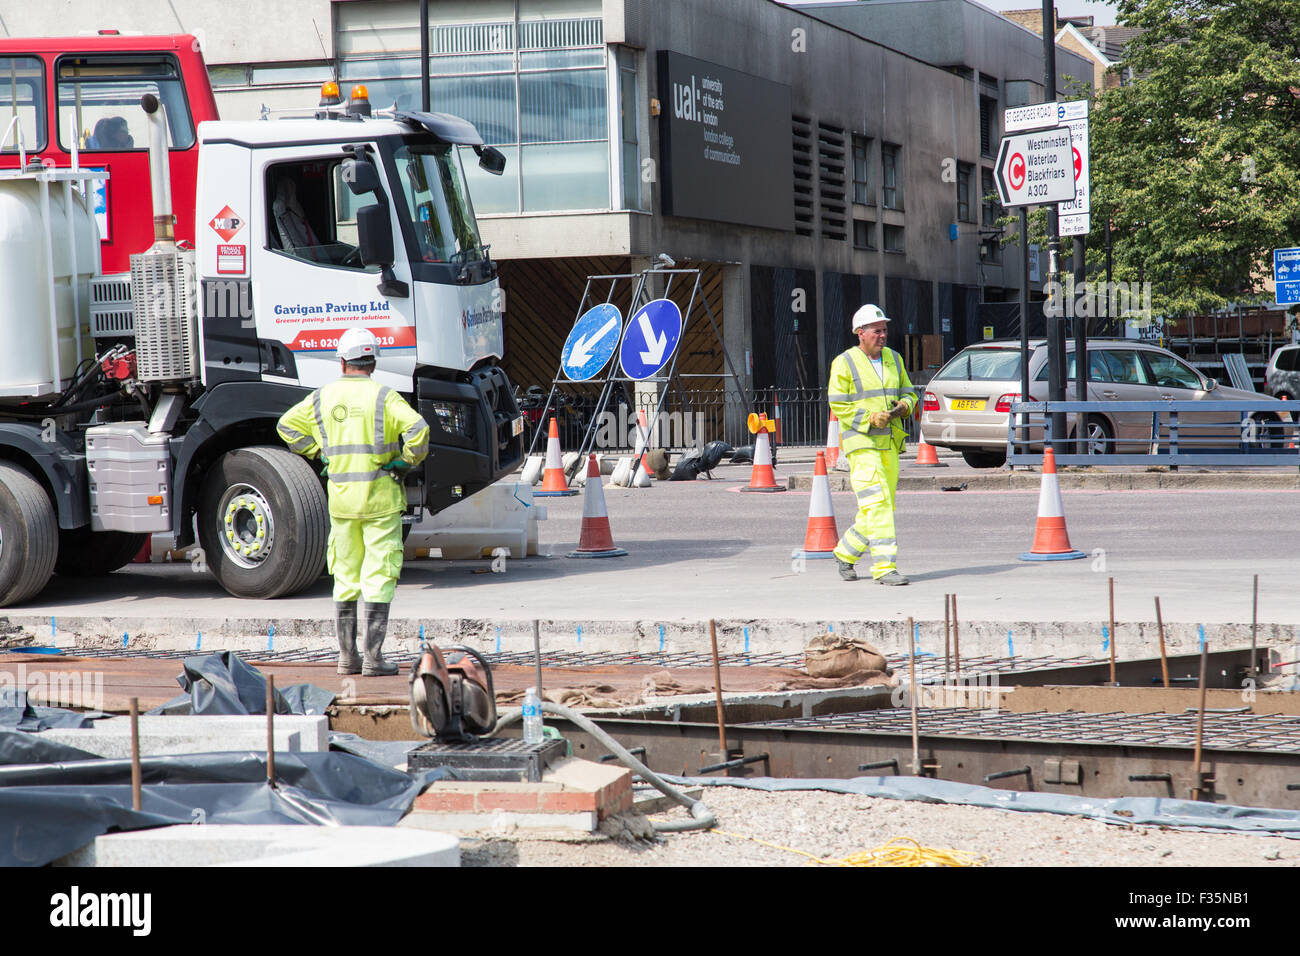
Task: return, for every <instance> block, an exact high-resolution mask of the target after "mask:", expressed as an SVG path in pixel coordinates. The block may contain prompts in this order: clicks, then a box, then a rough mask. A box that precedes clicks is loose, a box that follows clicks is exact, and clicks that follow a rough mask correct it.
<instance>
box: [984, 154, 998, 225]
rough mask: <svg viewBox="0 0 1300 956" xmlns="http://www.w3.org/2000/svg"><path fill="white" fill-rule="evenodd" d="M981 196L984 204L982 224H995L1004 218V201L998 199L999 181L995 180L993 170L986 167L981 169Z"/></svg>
mask: <svg viewBox="0 0 1300 956" xmlns="http://www.w3.org/2000/svg"><path fill="white" fill-rule="evenodd" d="M980 197H981V202H982V204H983V215H982V217H981V220H980V221H981V224H982V225H984V226H993V225H995V224H996V223H997V221H998V220H999V219H1001V218H1002V214H1003V212H1002V203H1000V202H999V201H998V187H997V183H995V182H994V181H993V170H991V169H989V168H988V167H985V168H984V169H981V170H980Z"/></svg>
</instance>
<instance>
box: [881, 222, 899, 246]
mask: <svg viewBox="0 0 1300 956" xmlns="http://www.w3.org/2000/svg"><path fill="white" fill-rule="evenodd" d="M885 251H886V252H902V251H903V227H902V226H891V225H890V224H889V223H885Z"/></svg>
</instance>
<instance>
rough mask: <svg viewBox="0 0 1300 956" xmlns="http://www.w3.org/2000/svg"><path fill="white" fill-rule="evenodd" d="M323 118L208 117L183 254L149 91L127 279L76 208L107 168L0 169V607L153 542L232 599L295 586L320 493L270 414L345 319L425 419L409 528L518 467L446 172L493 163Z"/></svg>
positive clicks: (347, 110)
mask: <svg viewBox="0 0 1300 956" xmlns="http://www.w3.org/2000/svg"><path fill="white" fill-rule="evenodd" d="M331 100H333V101H334V102H333V103H331V102H330V101H331ZM322 104H323V105H322V106H321V107H319V108H318V109H317V110H315V111H310V112H308V113H307V114H306V115H305V116H301V117H284V118H277V119H271V120H262V121H256V122H224V121H215V122H205V123H202V124H201V125H200V126H199V130H198V133H199V150H200V152H199V167H198V185H197V193H196V196H197V199H196V209H195V223H196V232H197V236H196V242H195V244H194V246H193V248H190V247H189V246H188V244H187V243H182V244H180V245H179V246H178V245H177V244H176V243H175V242H174V241H173V240H172V232H171V224H172V221H173V219H174V217H173V216H172V212H171V208H170V195H169V194H170V187H169V178H168V175H167V162H166V156H167V151H166V149H165V143H166V138H165V137H166V125H165V123H166V121H165V117H164V116H163V113H164V110H163V107H162V106H161V105H160V104H159V103H158V101H157V99H156V98H154V97H152V96H149V95H146V96H145V97H144V98H143V99H142V101H141V106H142V108H143V109H144V110H145V112H146V113H148V114H150V132H151V144H150V168H151V177H152V193H153V209H154V224H155V242H154V245H153V246H152V247H150V248H149V249H148V250H147V251H141V252H140V253H138V254H135V255H133V256H132V257H131V271H130V273H129V274H123V275H112V276H104V275H100V274H99V234H98V230H97V227H96V221H95V216H94V210H93V208H92V205H91V200H90V199H88V198H87V197H93V196H94V194H95V192H96V184H97V183H98V182H100V181H103V180H104V179H105V178H106V175H107V174H106V173H105V172H103V171H95V170H89V169H83V168H77V160H76V158H75V154H74V158H73V164H72V168H44V167H40V166H37V165H34V164H33V165H29V166H27V167H25V168H22V169H19V170H15V171H10V172H6V173H0V289H3V290H4V298H5V305H6V309H5V311H4V313H3V314H2V315H0V328H3V329H4V330H5V331H6V333H7V334H6V336H5V346H4V348H3V350H0V606H6V605H11V604H17V603H21V602H23V601H26V600H28V599H30V598H32V597H33V596H35V595H36V594H38V593H39V592H40V591H41V590H42V589H43V588H44V587H45V586H46V584H47V583H48V581H49V579H50V576H51V574H61V575H72V576H77V575H98V574H106V573H108V572H111V571H114V570H116V569H118V568H120V567H122V566H124V565H125V564H127V563H128V562H129V561H130V560H131V559H132V558H133V557H134V556H135V555H136V554H137V553H138V552H139V551H140V550H141V548H142V546H143V545H144V544H145V543H147V541H148V536H149V535H151V534H156V533H162V534H164V535H169V536H170V538H171V542H172V546H173V547H174V548H177V549H187V550H188V553H189V554H190V555H191V556H192V560H193V562H194V563H195V564H196V565H197V566H199V567H206V569H207V570H210V571H211V573H212V574H213V575H215V577H216V579H217V581H218V582H220V584H221V585H222V586H223V587H224V588H225V589H226V590H228V591H229V592H230V593H231V594H234V595H237V596H240V597H251V598H271V597H277V596H282V595H288V594H293V593H295V592H297V591H300V590H302V589H303V588H305V587H307V586H308V585H310V584H311V583H312V582H313V581H315V580H316V579H317V578H318V577H319V576H320V575H321V573H322V571H323V569H324V565H325V553H326V539H327V536H328V533H329V513H328V507H327V500H326V493H325V490H324V485H323V480H322V479H321V477H320V476H319V475H318V473H317V469H316V468H315V467H313V463H309V462H308V461H307V460H305V459H303V458H301V457H299V456H298V455H295V454H293V453H292V452H290V451H289V450H288V449H287V448H285V446H284V444H283V443H282V442H281V441H280V440H279V438H278V437H277V436H276V433H275V423H276V420H277V419H278V418H279V416H280V415H281V414H282V413H283V412H284V411H285V410H286V409H288V408H289V407H290V406H291V405H293V404H294V403H296V402H298V401H299V400H301V399H302V398H303V397H304V396H305V395H307V394H308V393H309V392H310V390H311V389H313V388H315V387H317V386H319V385H323V384H325V383H327V382H329V381H332V380H333V379H334V378H336V377H337V376H338V374H339V367H338V361H337V359H336V358H335V357H334V346H335V343H336V341H337V339H338V337H339V335H341V334H342V333H343V332H344V331H345V330H346V329H349V328H353V327H358V326H360V327H364V328H368V329H370V330H371V331H373V332H374V333H375V334H376V335H377V336H378V337H379V339H380V342H381V344H382V346H383V354H382V356H381V358H380V360H379V364H378V368H377V370H376V372H375V378H376V379H377V380H378V381H380V382H382V383H383V384H386V385H389V386H391V387H393V388H395V389H397V390H398V391H400V392H402V393H403V394H404V395H405V396H406V397H407V399H408V400H409V401H410V402H411V404H412V406H413V407H414V408H416V410H417V411H419V413H420V414H421V415H422V416H423V417H424V419H425V420H426V421H427V422H428V423H429V425H430V426H431V439H430V454H429V457H428V459H427V462H426V464H425V465H424V466H423V468H421V469H418V470H417V473H415V474H412V475H410V476H408V478H407V492H408V494H407V497H408V502H409V505H410V507H409V509H408V521H409V520H412V519H413V517H414V516H416V515H417V514H418V512H419V510H420V508H421V507H424V508H428V509H429V510H430V511H432V512H437V511H439V510H441V509H442V508H445V507H447V506H448V505H450V504H452V503H454V502H456V501H458V500H460V499H461V498H463V497H465V496H468V495H471V494H473V493H474V492H476V491H478V490H481V489H483V488H485V487H486V486H488V485H489V484H491V483H492V482H494V481H496V480H498V479H499V478H501V477H503V476H504V475H506V474H508V473H509V472H511V471H513V470H514V469H515V468H516V467H518V465H519V464H520V462H521V460H522V457H523V447H522V438H521V435H522V430H523V421H522V418H521V416H520V413H519V411H518V409H517V407H516V404H515V400H514V396H513V393H512V389H511V387H510V383H509V381H508V380H507V378H506V375H505V373H504V372H503V371H502V370H501V368H500V367H499V365H498V363H499V361H500V359H501V357H502V353H503V342H502V338H503V333H502V322H501V296H500V292H499V288H498V283H497V279H496V268H495V266H494V265H493V263H492V260H491V258H490V256H489V254H488V250H487V249H486V248H485V247H484V246H483V245H482V242H481V241H480V238H479V233H478V227H477V224H476V222H475V218H474V213H473V208H472V206H471V203H470V197H469V192H468V190H467V188H466V185H465V178H464V172H463V169H462V167H461V164H460V152H461V148H462V147H464V148H472V149H473V150H474V152H475V153H476V154H477V155H478V156H479V162H480V165H481V166H483V167H484V168H485V169H487V170H488V171H489V172H496V173H499V172H500V171H501V169H502V168H503V167H504V157H503V156H502V155H501V154H500V152H498V151H497V150H495V149H493V148H492V147H489V146H485V145H484V144H483V142H482V140H481V138H480V137H479V135H478V133H477V132H476V131H475V129H474V127H473V126H472V125H470V124H469V123H467V122H465V121H464V120H461V119H458V118H456V117H452V116H448V115H445V114H440V113H404V112H397V111H392V112H389V113H387V114H386V115H385V114H380V113H375V114H374V115H372V113H371V110H370V106H369V103H368V102H366V101H365V99H364V93H363V91H354V95H353V98H352V99H351V101H350V102H348V103H341V102H338V101H337V90H336V89H335V90H326V91H325V96H324V97H323V98H322ZM109 172H110V173H111V169H110V170H109ZM108 188H109V189H112V183H111V180H110V181H109V184H108ZM139 201H140V202H142V203H143V202H146V201H148V200H147V199H146V198H145V197H143V196H142V197H140V198H139Z"/></svg>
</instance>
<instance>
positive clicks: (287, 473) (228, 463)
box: [199, 446, 330, 598]
mask: <svg viewBox="0 0 1300 956" xmlns="http://www.w3.org/2000/svg"><path fill="white" fill-rule="evenodd" d="M329 530H330V518H329V502H328V501H327V499H326V497H325V489H324V488H322V487H321V483H320V479H319V478H318V477H317V476H316V472H315V470H313V468H312V467H311V465H309V464H308V463H307V462H306V461H305V460H304V459H303V458H301V457H299V456H298V455H295V454H293V453H291V452H289V451H286V450H285V449H283V448H273V447H266V446H255V447H252V448H241V449H238V450H236V451H232V452H227V453H226V454H225V455H223V456H222V457H221V459H220V460H219V461H218V462H217V464H216V467H215V468H213V469H212V471H211V472H210V473H209V475H208V477H207V478H206V479H205V480H204V482H203V488H202V490H201V492H200V495H199V543H200V544H201V545H202V547H203V557H204V560H206V561H207V564H208V567H210V568H211V569H212V573H213V575H214V576H215V577H216V579H217V581H218V582H219V583H220V584H221V586H222V587H223V588H225V589H226V590H227V591H229V592H230V593H231V594H233V595H235V597H245V598H274V597H282V596H284V595H288V594H295V593H297V592H298V591H301V590H302V589H303V588H305V587H307V586H308V585H310V584H311V583H312V582H313V581H315V580H316V579H317V578H318V577H320V575H321V572H322V571H323V570H324V568H325V548H326V544H327V542H328V540H329Z"/></svg>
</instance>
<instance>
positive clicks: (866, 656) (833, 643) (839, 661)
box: [804, 634, 892, 677]
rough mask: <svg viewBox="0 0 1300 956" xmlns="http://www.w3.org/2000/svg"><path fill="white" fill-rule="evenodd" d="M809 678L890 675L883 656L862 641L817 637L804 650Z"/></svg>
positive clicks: (841, 637) (834, 636)
mask: <svg viewBox="0 0 1300 956" xmlns="http://www.w3.org/2000/svg"><path fill="white" fill-rule="evenodd" d="M804 662H805V663H804V670H806V671H807V672H808V676H809V677H848V676H849V675H850V674H857V673H860V672H862V671H880V672H881V673H884V674H890V673H892V672H891V671H890V670H889V665H888V663H887V662H886V660H885V656H884V655H883V654H881V653H880V651H878V650H876V649H875V648H874V647H872V646H871V645H870V644H868V643H867V642H866V641H864V640H860V639H857V638H848V637H843V636H841V635H838V634H820V635H818V636H817V637H814V638H813V639H812V642H811V643H809V645H808V646H807V647H806V648H804Z"/></svg>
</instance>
